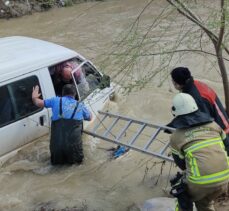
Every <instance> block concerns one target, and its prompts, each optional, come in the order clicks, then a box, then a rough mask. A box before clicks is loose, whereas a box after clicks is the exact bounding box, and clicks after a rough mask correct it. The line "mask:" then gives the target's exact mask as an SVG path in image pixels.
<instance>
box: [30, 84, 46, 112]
mask: <svg viewBox="0 0 229 211" xmlns="http://www.w3.org/2000/svg"><path fill="white" fill-rule="evenodd" d="M40 96H41V93H39V86H38V85H36V86H35V87H33V92H32V101H33V103H34V105H36V106H38V107H40V108H43V107H44V100H42V99H40V98H39V97H40Z"/></svg>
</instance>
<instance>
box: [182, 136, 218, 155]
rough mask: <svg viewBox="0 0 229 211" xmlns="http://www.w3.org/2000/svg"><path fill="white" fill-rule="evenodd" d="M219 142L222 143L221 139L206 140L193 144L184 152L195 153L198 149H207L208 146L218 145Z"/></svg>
mask: <svg viewBox="0 0 229 211" xmlns="http://www.w3.org/2000/svg"><path fill="white" fill-rule="evenodd" d="M221 142H222V139H221V137H217V138H212V139H207V140H204V141H200V142H198V143H195V144H193V145H192V146H190V147H188V148H186V149H185V150H184V151H185V152H194V151H196V150H198V149H201V148H204V147H208V146H210V145H214V144H220V143H221Z"/></svg>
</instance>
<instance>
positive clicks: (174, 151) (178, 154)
mask: <svg viewBox="0 0 229 211" xmlns="http://www.w3.org/2000/svg"><path fill="white" fill-rule="evenodd" d="M171 151H172V153H173V154H175V155H177V156H179V158H181V159H184V156H183V155H182V154H180V152H178V151H177V150H175V149H174V148H172V147H171Z"/></svg>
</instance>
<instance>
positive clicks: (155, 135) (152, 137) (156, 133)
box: [144, 128, 161, 150]
mask: <svg viewBox="0 0 229 211" xmlns="http://www.w3.org/2000/svg"><path fill="white" fill-rule="evenodd" d="M160 130H161V128H158V129H157V131H156V132H155V133H154V134H153V135H152V136H151V138H150V140H149V141H148V143H147V144H146V145H145V146H144V150H147V149H148V148H149V146H150V145H151V144H152V142H153V141H154V139H155V138H156V137H157V135H158V133H159V132H160Z"/></svg>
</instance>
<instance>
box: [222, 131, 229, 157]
mask: <svg viewBox="0 0 229 211" xmlns="http://www.w3.org/2000/svg"><path fill="white" fill-rule="evenodd" d="M220 136H221V138H222V140H223V143H224V146H225V150H226V152H227V156H229V137H228V135H227V134H226V133H225V132H224V131H223V130H222V132H221V134H220Z"/></svg>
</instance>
